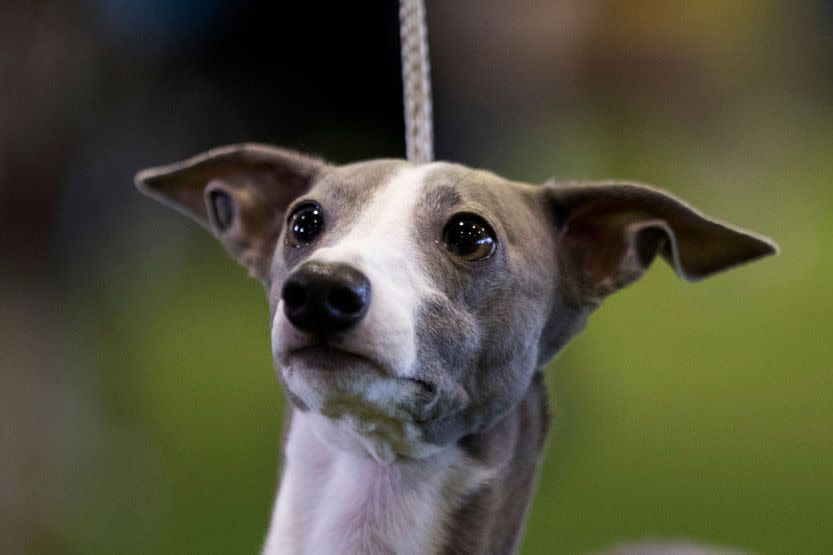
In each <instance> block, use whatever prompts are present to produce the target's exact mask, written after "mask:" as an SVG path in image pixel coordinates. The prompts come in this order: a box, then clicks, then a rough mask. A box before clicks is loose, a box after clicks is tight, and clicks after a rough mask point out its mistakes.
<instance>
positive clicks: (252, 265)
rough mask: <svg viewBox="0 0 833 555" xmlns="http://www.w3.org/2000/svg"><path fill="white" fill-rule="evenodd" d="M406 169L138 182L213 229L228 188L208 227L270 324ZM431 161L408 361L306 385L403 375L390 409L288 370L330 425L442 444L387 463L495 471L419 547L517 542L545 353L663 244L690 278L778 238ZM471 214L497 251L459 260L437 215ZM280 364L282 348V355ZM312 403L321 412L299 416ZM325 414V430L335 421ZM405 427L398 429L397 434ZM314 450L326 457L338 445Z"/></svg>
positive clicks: (288, 156)
mask: <svg viewBox="0 0 833 555" xmlns="http://www.w3.org/2000/svg"><path fill="white" fill-rule="evenodd" d="M409 168H414V166H413V165H412V164H409V163H408V162H404V161H401V160H373V161H368V162H360V163H356V164H350V165H346V166H332V165H328V164H325V163H323V162H321V161H319V160H317V159H315V158H310V157H305V156H302V155H298V154H295V153H291V152H289V151H284V150H280V149H274V148H272V147H264V146H261V145H243V146H240V147H228V148H225V149H218V150H214V151H211V152H209V153H207V154H205V155H201V156H199V157H196V158H193V159H191V160H188V161H186V162H184V163H181V164H176V165H172V166H166V167H163V168H157V169H154V170H148V171H146V172H143V173H141V174H140V175H139V176H138V177H137V183H138V184H139V185H140V188H142V189H143V190H144V191H146V192H150V194H151V195H152V196H154V197H156V198H159V199H162V200H163V201H164V202H166V203H168V204H172V205H174V206H175V207H176V208H178V209H180V210H182V211H184V212H185V213H187V214H189V215H190V216H192V217H194V218H195V219H197V220H198V221H200V222H201V223H203V224H204V225H205V224H206V222H208V221H209V220H210V213H207V212H206V211H205V209H204V201H203V200H202V199H203V198H205V195H206V194H207V191H208V190H210V189H211V188H212V187H222V188H223V189H222V190H223V191H227V192H228V193H229V194H231V195H232V198H233V199H234V201H235V203H236V204H235V205H234V209H235V210H234V212H233V213H234V215H235V217H236V218H237V219H238V220H239V221H234V222H232V225H231V226H230V227H229V229H225V228H223V229H219V228H218V226H216V225H215V226H213V227H212V229H213V230H214V232H215V234H216V235H217V236H218V238H219V239H220V240H221V241H222V242H223V243H224V244H225V245H226V248H227V249H228V250H229V251H230V252H231V254H232V255H233V256H234V257H235V258H236V259H237V260H238V261H240V262H241V263H242V264H244V265H245V266H247V267H248V268H249V269H250V271H251V272H252V273H253V275H255V276H257V277H258V278H260V279H261V281H262V282H263V283H264V286H265V288H266V291H267V295H268V300H269V308H270V315H271V321H273V322H274V321H276V319H277V318H278V317H280V313H279V312H278V310H279V306H280V303H281V289H282V286H283V282H284V281H285V279H286V277H287V276H288V275H289V273H290V272H292V271H293V270H294V269H295V268H297V267H299V266H300V265H301V264H303V263H304V261H306V260H307V259H309V258H310V256H312V255H313V254H314V253H315V252H317V250H318V249H322V248H326V247H329V246H332V245H336V244H337V243H338V241H339V240H340V239H341V238H342V237H344V236H345V235H346V234H348V232H349V231H350V230H351V229H353V228H354V226H356V225H357V223H356V222H359V221H365V220H361V219H362V218H365V217H366V216H367V213H368V210H369V209H368V206H370V205H371V202H372V200H373V199H374V198H376V196H377V193H378V192H379V191H381V190H383V188H384V187H385V186H386V185H387V184H388V183H389V182H392V181H391V180H392V179H393V177H394V176H395V175H398V174H399V172H403V171H406V170H408V169H409ZM427 168H428V169H429V170H430V171H427V173H426V174H425V175H424V176H423V177H422V178H421V179H422V180H423V182H422V183H421V184H420V185H421V186H422V188H421V189H420V196H419V198H418V199H416V204H415V205H414V208H413V213H412V214H409V215H408V217H407V218H403V219H402V222H401V225H402V226H407V233H408V241H407V245H405V246H403V248H406V249H407V250H408V252H406V253H399V254H402V255H403V256H406V257H407V258H406V259H407V260H408V261H409V264H410V262H411V261H416V263H415V266H414V268H415V271H416V272H417V273H419V274H420V277H421V281H420V283H427V284H428V286H426V287H423V288H422V289H420V291H421V292H420V293H419V297H418V298H417V299H416V301H415V306H413V307H405V308H410V309H412V310H411V311H410V312H408V311H405V313H407V314H410V316H409V317H413V319H414V322H415V325H414V330H415V333H414V334H413V335H414V344H415V362H414V363H413V369H412V370H413V374H411V375H390V372H389V371H388V370H386V369H385V368H383V367H382V366H381V365H379V364H378V361H376V362H375V363H374V361H372V360H371V358H369V357H365V358H366V359H367V360H365V363H366V364H363V365H362V364H359V363H358V362H355V360H357V359H358V360H361V359H362V357H361V356H359V357H356V356H355V353H354V354H353V355H352V358H345V357H344V356H342V358H341V359H339V362H338V364H345V360H347V361H353V362H351V364H354V365H359V366H360V370H361V372H360V373H359V374H357V375H354V374H352V373H348V372H344V373H340V372H338V371H337V370H334V369H332V368H329V367H328V368H311V369H310V368H308V369H307V370H309V373H310V374H311V375H314V380H312V378H311V380H312V381H309V382H308V383H311V384H313V386H312V387H316V385H321V386H322V387H324V386H326V384H330V385H332V386H333V387H335V389H336V390H337V391H339V392H341V393H342V394H343V393H345V392H347V393H349V392H351V391H353V392H354V393H355V387H357V384H359V383H360V384H361V387H365V386H367V387H368V388H372V387H374V386H375V385H376V384H377V383H382V384H384V385H385V386H386V387H388V389H387V390H385V391H391V390H392V389H391V388H396V389H393V390H395V391H397V392H398V397H397V398H396V399H395V401H396V402H395V403H394V404H395V405H396V406H395V407H386V408H385V410H387V411H389V412H382V413H381V414H382V416H381V417H380V416H379V414H380V413H378V411H377V412H373V411H372V410H371V411H370V412H368V408H367V405H366V403H365V404H361V402H360V403H358V404H353V403H354V400H353V399H350V398H344V397H343V396H342V397H341V398H338V399H337V401H338V403H339V404H338V406H337V407H334V405H332V404H330V405H327V404H324V405H322V407H320V408H318V409H315V407H313V408H310V406H307V404H306V403H305V402H304V400H303V399H301V397H300V396H299V395H297V394H296V393H295V392H293V391H292V389H291V388H290V387H289V385H288V384H287V383H286V382H285V381H284V379H283V378H281V379H282V382H283V385H284V388H285V389H286V391H287V394H288V396H289V399H290V401H291V403H292V404H293V405H294V406H295V408H296V409H297V410H299V411H306V412H311V411H315V410H318V412H320V413H321V414H322V415H324V417H325V418H323V420H324V421H326V422H330V421H332V422H337V420H336V417H339V418H340V417H341V416H343V412H344V411H347V412H348V416H350V417H351V418H352V420H351V422H353V423H354V424H355V421H358V424H357V425H358V426H359V428H361V427H362V426H364V427H365V428H366V427H367V426H371V427H373V426H375V425H376V423H378V422H371V421H370V420H368V421H367V422H364V421H363V419H365V418H367V419H374V418H375V419H377V420H378V419H379V418H382V419H383V420H381V422H382V423H383V424H385V425H389V426H391V428H390V429H391V430H394V432H395V433H399V431H400V429H401V430H405V429H407V427H408V426H415V427H416V429H418V430H419V435H420V436H421V437H420V441H422V442H425V443H426V444H427V445H430V446H432V448H431V449H427V450H426V449H424V448H420V449H422V450H421V451H413V452H414V453H416V452H419V453H424V455H419V456H417V455H414V456H413V457H410V456H408V455H403V451H400V450H396V449H394V453H395V454H396V456H397V457H398V459H395V460H393V461H392V462H390V464H394V465H396V464H399V465H403V467H402V468H406V467H407V468H409V469H411V470H413V469H415V468H416V469H418V467H420V465H423V464H424V465H427V466H425V468H435V466H436V464H438V463H437V461H442V460H449V461H451V460H454V461H457V462H455V463H454V464H455V465H458V464H459V461H460V460H465V461H468V462H467V464H468V465H470V466H469V467H467V468H469V474H471V475H472V476H473V477H477V476H481V475H482V476H487V477H488V479H484V480H482V481H478V480H479V478H478V479H476V480H474V481H473V482H472V483H473V484H476V486H472V487H474V488H475V489H474V491H465V492H463V490H459V491H457V493H453V492H451V491H449V492H448V493H447V497H448V499H440V500H438V503H437V507H436V508H435V509H434V510H437V511H440V510H448V511H449V514H448V515H446V516H445V517H443V518H445V526H444V527H442V528H441V529H440V530H439V531H438V532H437V534H439V535H438V536H437V537H436V538H432V539H431V541H430V542H428V543H427V544H426V545H434V546H435V547H436V545H437V542H441V543H442V548H441V549H437V551H438V552H445V553H461V552H464V553H512V552H514V551H516V550H517V549H518V547H519V545H520V538H521V532H522V529H523V523H524V519H525V514H526V510H527V506H528V504H529V499H530V496H531V495H532V490H533V485H534V480H535V476H536V472H537V466H538V460H539V454H540V451H541V450H542V447H543V444H544V438H545V437H546V430H547V425H548V421H549V416H548V411H547V399H546V393H545V389H544V387H543V379H542V375H541V372H540V368H541V366H542V365H543V364H544V363H546V362H547V361H548V360H549V359H550V358H552V357H553V356H554V355H555V354H556V353H557V352H558V351H559V350H560V349H561V348H562V347H563V346H564V345H565V344H566V343H567V342H568V341H569V339H570V338H571V337H573V336H574V335H575V334H576V333H578V331H580V330H581V328H582V327H583V326H584V324H585V322H586V319H587V316H588V315H589V314H590V313H591V312H592V311H593V310H594V309H595V308H596V307H597V306H598V305H599V303H600V302H601V300H602V299H603V298H604V297H605V296H606V295H608V294H610V293H612V292H613V291H615V290H617V289H619V288H621V287H624V286H625V285H627V284H629V283H630V282H632V281H634V280H635V279H637V278H638V277H639V276H640V275H641V274H642V273H643V272H644V271H645V270H646V269H647V268H648V266H649V265H650V263H651V261H652V260H653V258H654V257H655V256H656V255H657V254H659V255H660V256H662V257H664V258H665V259H666V260H667V261H668V262H669V263H670V264H672V266H673V267H674V268H675V269H676V270H677V272H678V273H679V274H680V275H681V276H682V277H685V278H687V279H699V278H701V277H705V276H707V275H710V274H712V273H714V272H716V271H720V270H722V269H725V268H728V267H731V266H734V265H736V264H739V263H743V262H747V261H749V260H753V259H756V258H759V257H761V256H765V255H767V254H772V253H774V252H775V250H776V247H775V246H774V244H772V243H771V242H769V241H768V240H766V239H764V238H762V237H759V236H755V235H753V234H750V233H748V232H745V231H743V230H739V229H737V228H734V227H731V226H728V225H727V224H723V223H720V222H716V221H714V220H711V219H709V218H706V217H705V216H703V215H702V214H701V213H699V212H697V211H696V210H694V209H692V208H691V207H689V206H688V205H686V204H685V203H683V202H682V201H680V200H679V199H676V198H674V197H672V196H670V195H668V194H666V193H662V192H659V191H656V190H653V189H650V188H647V187H644V186H638V185H631V184H566V185H558V184H553V183H548V184H546V185H545V186H536V185H529V184H525V183H518V182H513V181H509V180H506V179H504V178H501V177H499V176H496V175H494V174H492V173H489V172H486V171H479V170H472V169H470V168H467V167H465V166H460V165H456V164H447V163H438V164H432V165H431V166H428V167H427ZM420 175H422V174H421V173H420ZM379 198H384V199H387V198H388V197H379ZM397 198H398V197H397ZM306 201H315V202H317V203H318V204H319V205H320V206H321V208H322V210H323V212H324V216H325V226H324V231H323V232H322V234H321V235H320V236H319V237H318V238H316V239H315V241H314V244H312V245H309V246H307V247H303V248H293V247H292V246H290V245H288V244H287V242H286V240H285V234H286V229H285V227H286V226H285V225H284V222H285V221H286V218H287V215H288V214H289V213H290V212H291V210H292V209H293V207H294V206H297V205H298V203H301V202H306ZM408 206H410V205H408ZM377 209H378V208H377ZM461 212H471V213H474V214H477V215H478V216H480V217H482V218H484V219H485V220H486V221H487V222H488V223H489V224H490V225H491V227H492V228H493V229H494V231H495V233H496V235H497V247H496V249H495V251H494V253H493V254H492V256H491V257H490V258H488V259H487V260H483V261H478V262H469V261H466V260H463V259H461V258H458V257H456V256H455V255H453V254H452V253H450V252H449V251H448V250H447V249H446V248H445V246H444V245H443V244H442V231H443V228H444V226H445V224H446V223H447V222H448V221H449V218H451V216H453V215H455V214H458V213H461ZM370 216H373V214H370ZM396 224H397V225H396V226H395V227H397V228H398V227H399V222H396ZM382 239H384V238H382ZM408 267H409V268H410V265H409V266H408ZM403 287H406V286H405V285H403ZM426 291H427V292H426ZM400 308H401V307H400ZM400 312H401V311H400ZM350 333H353V332H349V333H347V334H346V335H348V336H349V335H350ZM334 345H335V346H336V347H340V346H342V345H343V343H339V344H334ZM372 354H373V353H372ZM375 354H377V355H379V354H380V353H375ZM333 356H336V355H335V354H334V355H333ZM313 360H314V359H313ZM282 363H283V361H281V360H278V359H277V355H276V360H275V364H276V367H278V368H279V369H280V366H281V364H282ZM333 364H336V362H333ZM328 366H332V364H331V365H328ZM279 374H280V375H281V376H282V374H281V373H280V372H279ZM356 376H359V377H356ZM316 380H317V381H316ZM351 387H353V388H354V389H352V390H351ZM365 401H367V399H364V400H363V401H362V402H365ZM371 408H372V407H371ZM336 409H337V410H336ZM350 411H353V413H352V414H350ZM391 415H394V416H391ZM313 416H314V417H316V418H317V417H318V416H317V415H312V416H309V415H307V416H305V417H304V418H307V417H310V418H312V417H313ZM399 418H401V419H402V420H401V421H399V420H396V419H399ZM392 419H393V420H392ZM342 423H343V422H342ZM332 426H333V427H332V428H328V430H336V433H341V432H340V431H339V430H341V428H336V427H335V426H336V424H333V425H332ZM345 433H346V432H345ZM402 437H406V434H405V432H402V435H401V437H399V436H397V440H400V441H401V440H402ZM407 437H410V436H407ZM336 439H339V438H336ZM390 441H391V443H393V442H394V440H393V439H391V440H390ZM406 441H411V440H410V439H406ZM318 448H320V449H322V450H323V451H322V453H323V452H326V449H330V448H335V447H333V446H331V445H321V446H319V447H318ZM339 448H340V447H339ZM444 454H445V455H448V454H451V455H454V456H449V457H446V458H443V456H444ZM457 455H460V456H457ZM422 456H424V457H425V458H423V459H420V457H422ZM460 457H462V459H461V458H460ZM431 465H434V466H431ZM454 468H455V469H456V468H457V467H454ZM301 471H303V466H302V467H301ZM406 474H408V475H414V476H419V475H420V473H419V472H416V473H415V474H414V473H412V472H409V473H406ZM451 475H453V474H449V476H451ZM401 485H402V487H405V486H406V485H407V487H409V488H413V487H414V486H415V485H414V484H401ZM455 491H456V490H455ZM461 492H463V493H461ZM295 493H296V494H297V492H295ZM461 496H462V497H461ZM301 501H302V499H301ZM387 501H388V502H389V501H390V500H389V499H388V500H387ZM440 501H441V503H440ZM296 502H299V501H298V499H297V498H295V500H294V501H291V502H290V501H288V502H287V504H286V505H285V506H287V507H292V506H294V505H293V504H292V503H296ZM279 516H280V515H279ZM440 516H443V515H440ZM446 517H447V518H446ZM284 524H285V523H284ZM370 525H379V523H375V524H374V523H370ZM275 541H277V543H274V542H275ZM269 545H270V546H273V547H274V548H275V549H278V552H281V549H280V541H279V539H277V540H276V539H275V538H271V539H270V544H269ZM382 545H385V544H382ZM275 546H277V547H275ZM377 548H378V549H382V547H381V546H377ZM270 549H271V548H270ZM369 549H370V548H369ZM409 549H413V547H410V548H409ZM372 550H373V549H371V551H372Z"/></svg>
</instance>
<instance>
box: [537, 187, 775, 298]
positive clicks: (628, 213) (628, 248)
mask: <svg viewBox="0 0 833 555" xmlns="http://www.w3.org/2000/svg"><path fill="white" fill-rule="evenodd" d="M544 190H545V194H546V196H547V198H548V201H549V203H550V207H551V209H552V211H553V214H554V216H555V222H556V235H557V248H558V254H557V257H558V263H559V266H560V271H561V273H562V275H563V276H564V277H565V286H566V288H567V290H568V293H572V294H573V295H575V296H577V298H578V299H579V300H580V301H581V302H588V303H591V304H597V303H599V302H601V300H602V299H603V298H604V297H606V296H607V295H609V294H611V293H613V292H614V291H616V290H618V289H621V288H622V287H625V286H626V285H628V284H630V283H632V282H634V281H636V280H637V279H638V278H639V277H640V276H641V275H642V274H643V273H644V272H645V270H647V269H648V267H649V266H650V264H651V262H652V261H653V259H654V257H655V256H656V255H657V254H658V253H659V254H660V255H661V256H662V258H664V259H665V261H666V262H668V263H669V264H670V265H671V266H672V267H673V268H674V271H675V272H676V273H677V275H679V276H680V277H682V278H683V279H686V280H688V281H696V280H699V279H702V278H706V277H708V276H710V275H712V274H714V273H717V272H720V271H723V270H726V269H728V268H731V267H733V266H737V265H739V264H743V263H745V262H750V261H752V260H755V259H757V258H760V257H763V256H767V255H770V254H775V253H776V252H777V251H778V247H777V246H776V245H775V243H773V242H772V241H770V240H769V239H767V238H765V237H762V236H760V235H755V234H753V233H750V232H749V231H745V230H742V229H739V228H736V227H733V226H730V225H728V224H725V223H723V222H719V221H717V220H714V219H712V218H709V217H707V216H705V215H703V214H702V213H700V212H699V211H697V210H696V209H694V208H692V207H691V206H689V205H688V204H686V203H685V202H683V201H682V200H680V199H678V198H675V197H674V196H672V195H670V194H668V193H666V192H663V191H659V190H657V189H653V188H651V187H646V186H644V185H636V184H632V183H568V184H559V183H554V182H550V183H547V184H545V186H544ZM574 298H576V297H574Z"/></svg>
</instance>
